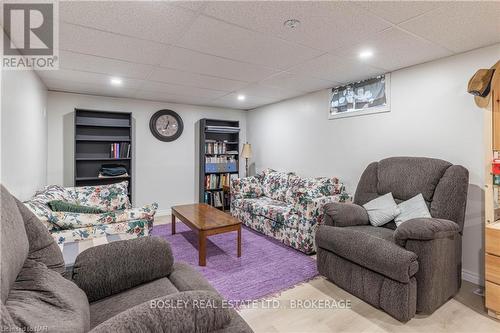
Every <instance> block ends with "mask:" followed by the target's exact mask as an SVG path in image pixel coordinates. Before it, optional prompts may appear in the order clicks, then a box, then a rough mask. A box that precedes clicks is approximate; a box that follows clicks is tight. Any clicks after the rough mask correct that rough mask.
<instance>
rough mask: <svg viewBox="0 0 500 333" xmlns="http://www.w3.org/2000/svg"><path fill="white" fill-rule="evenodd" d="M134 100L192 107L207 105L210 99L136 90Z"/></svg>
mask: <svg viewBox="0 0 500 333" xmlns="http://www.w3.org/2000/svg"><path fill="white" fill-rule="evenodd" d="M133 96H134V98H138V99H145V100H149V101H160V102H170V103H183V104H194V105H208V104H209V103H210V102H211V101H212V99H211V98H203V97H200V96H188V95H176V94H169V93H164V92H152V91H144V90H138V91H136V92H135V93H134V94H133Z"/></svg>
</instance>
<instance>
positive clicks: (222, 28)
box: [179, 16, 321, 69]
mask: <svg viewBox="0 0 500 333" xmlns="http://www.w3.org/2000/svg"><path fill="white" fill-rule="evenodd" d="M179 45H180V46H183V47H186V48H188V49H191V50H196V51H201V52H204V53H209V54H213V55H218V56H221V57H226V58H230V59H234V60H239V61H244V62H248V63H253V64H258V65H264V66H267V67H271V68H282V69H283V68H287V67H289V66H292V65H294V64H297V63H299V62H302V61H305V60H307V59H310V58H313V57H316V56H318V55H320V54H321V52H320V51H317V50H313V49H311V48H307V47H303V46H299V45H296V44H292V43H289V42H286V41H284V40H281V39H278V38H273V37H270V36H269V35H267V34H262V33H257V32H253V31H250V30H247V29H243V28H239V27H237V26H234V25H231V24H227V23H224V22H221V21H218V20H215V19H212V18H208V17H204V16H200V17H199V18H198V19H197V20H196V22H195V23H194V24H193V25H192V26H191V28H190V29H189V30H188V31H187V33H186V34H185V35H184V36H183V38H182V39H180V41H179Z"/></svg>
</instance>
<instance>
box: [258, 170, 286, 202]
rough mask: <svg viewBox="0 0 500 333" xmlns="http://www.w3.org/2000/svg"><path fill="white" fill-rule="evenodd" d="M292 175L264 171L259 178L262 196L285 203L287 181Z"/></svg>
mask: <svg viewBox="0 0 500 333" xmlns="http://www.w3.org/2000/svg"><path fill="white" fill-rule="evenodd" d="M293 175H294V173H291V172H278V171H275V170H273V169H266V170H264V171H263V173H262V176H261V178H262V187H263V189H264V195H265V196H266V197H269V198H271V199H274V200H279V201H285V198H286V191H287V190H288V181H289V178H290V177H291V176H293Z"/></svg>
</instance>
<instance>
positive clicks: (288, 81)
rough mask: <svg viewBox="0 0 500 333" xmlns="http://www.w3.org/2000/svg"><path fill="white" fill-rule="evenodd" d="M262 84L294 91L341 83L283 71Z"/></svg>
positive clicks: (329, 86) (317, 88)
mask: <svg viewBox="0 0 500 333" xmlns="http://www.w3.org/2000/svg"><path fill="white" fill-rule="evenodd" d="M260 84H262V85H264V86H270V87H276V88H282V89H288V90H294V91H301V92H311V91H316V90H320V89H324V88H331V87H335V86H338V85H339V84H340V83H339V82H334V81H328V80H323V79H318V78H314V77H309V76H304V75H297V74H292V73H288V72H282V73H279V74H276V75H273V76H272V77H269V78H267V79H265V80H263V81H262V82H260Z"/></svg>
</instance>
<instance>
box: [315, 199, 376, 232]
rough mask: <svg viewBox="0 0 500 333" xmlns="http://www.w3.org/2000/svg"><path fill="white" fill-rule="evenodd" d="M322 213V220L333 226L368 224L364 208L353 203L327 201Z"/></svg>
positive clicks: (368, 220)
mask: <svg viewBox="0 0 500 333" xmlns="http://www.w3.org/2000/svg"><path fill="white" fill-rule="evenodd" d="M324 214H325V216H324V218H323V222H324V223H325V224H326V225H331V226H334V227H348V226H354V225H368V224H370V219H369V217H368V213H367V212H366V209H364V208H363V207H362V206H359V205H356V204H353V203H348V202H346V203H340V202H332V203H328V204H326V205H325V207H324Z"/></svg>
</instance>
